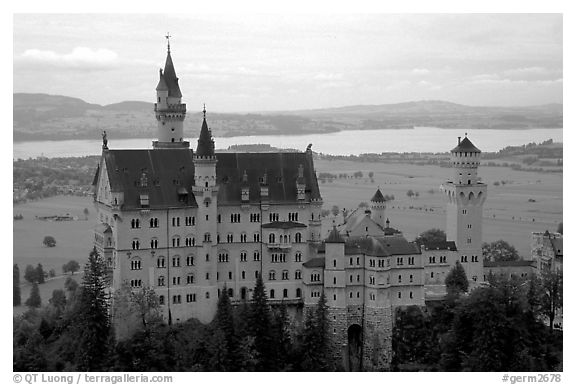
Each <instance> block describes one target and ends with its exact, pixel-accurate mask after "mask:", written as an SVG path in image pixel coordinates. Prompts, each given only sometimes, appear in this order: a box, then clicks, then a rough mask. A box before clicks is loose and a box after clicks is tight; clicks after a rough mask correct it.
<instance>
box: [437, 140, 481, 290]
mask: <svg viewBox="0 0 576 385" xmlns="http://www.w3.org/2000/svg"><path fill="white" fill-rule="evenodd" d="M480 155H481V151H480V150H479V149H478V148H477V147H476V146H474V144H472V142H471V141H470V139H468V137H465V138H464V139H463V140H461V138H460V137H458V145H457V146H456V147H454V148H453V149H452V150H451V151H450V157H451V163H452V168H453V170H454V172H453V174H452V175H453V176H452V180H449V181H446V182H445V183H443V184H442V186H441V189H442V191H443V192H444V194H445V197H446V200H447V205H446V236H447V239H448V240H452V241H455V243H456V247H457V249H458V255H459V260H460V262H461V264H462V266H463V267H464V270H465V271H466V275H467V277H468V279H469V280H470V281H473V282H479V281H480V280H481V277H482V276H483V262H482V212H483V206H484V201H485V200H486V194H487V186H486V185H485V184H484V183H482V182H481V181H480V178H479V177H478V166H479V165H480Z"/></svg>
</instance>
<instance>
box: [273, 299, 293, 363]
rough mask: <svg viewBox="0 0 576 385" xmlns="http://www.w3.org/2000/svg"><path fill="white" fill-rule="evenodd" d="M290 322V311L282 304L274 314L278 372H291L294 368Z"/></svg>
mask: <svg viewBox="0 0 576 385" xmlns="http://www.w3.org/2000/svg"><path fill="white" fill-rule="evenodd" d="M289 327H290V320H289V318H288V309H287V308H286V304H285V303H284V302H282V303H281V304H280V306H279V307H278V309H277V311H276V312H275V313H274V322H273V329H274V341H276V352H275V355H276V357H277V358H278V362H277V364H276V368H277V370H282V371H285V370H290V369H291V366H292V340H291V338H290V330H289Z"/></svg>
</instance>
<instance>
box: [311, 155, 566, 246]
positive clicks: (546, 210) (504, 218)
mask: <svg viewBox="0 0 576 385" xmlns="http://www.w3.org/2000/svg"><path fill="white" fill-rule="evenodd" d="M314 165H315V167H316V171H317V172H318V173H320V172H330V173H332V174H338V173H348V174H350V175H351V174H353V173H354V172H356V171H362V172H363V174H364V178H362V179H336V180H334V182H332V183H329V182H326V183H321V184H320V191H321V193H322V197H323V199H324V208H325V209H330V208H331V207H332V206H333V205H337V206H338V207H339V208H340V209H342V208H346V209H348V210H351V209H354V208H356V207H357V206H358V204H359V203H360V202H362V201H364V202H369V201H370V198H371V197H372V195H373V194H374V192H375V191H376V188H377V187H378V186H380V188H381V190H382V193H383V194H385V195H386V194H388V195H394V197H395V200H394V201H391V202H389V204H388V207H387V216H388V217H389V219H390V225H391V226H392V227H394V228H397V229H398V230H401V231H402V232H404V235H405V236H406V238H407V239H408V240H412V239H414V238H415V237H416V236H417V235H418V234H420V233H421V232H423V231H425V230H427V229H429V228H433V227H436V228H440V229H443V230H445V228H446V210H445V202H444V199H443V198H444V197H443V195H442V193H441V192H440V190H439V186H440V184H441V183H442V182H443V181H445V180H447V179H448V178H450V176H451V173H452V170H451V169H449V168H443V167H438V166H421V165H410V164H398V163H361V162H352V161H341V160H336V161H328V160H317V161H315V162H314ZM370 171H372V172H374V183H371V182H370V181H369V180H368V178H367V175H368V172H370ZM479 175H480V177H481V178H482V180H483V181H484V182H485V183H486V184H487V185H488V198H487V199H486V203H485V204H484V221H483V226H484V227H483V239H484V241H486V242H492V241H495V240H498V239H504V240H506V241H507V242H509V243H511V244H513V245H514V246H515V247H516V249H517V250H518V251H519V253H520V255H521V256H523V257H528V256H529V254H530V235H531V232H532V231H544V230H546V229H548V230H556V228H557V226H558V223H559V222H561V221H562V173H536V172H526V171H515V170H512V169H510V168H505V167H486V166H481V167H480V169H479ZM503 180H504V181H505V182H506V183H505V184H504V185H502V183H501V181H503ZM496 181H498V182H500V185H498V186H495V185H494V184H493V183H494V182H496ZM409 189H411V190H413V191H414V192H418V193H419V197H417V198H409V197H408V196H407V195H406V192H407V191H408V190H409ZM529 199H531V200H534V201H535V202H529ZM410 207H412V208H410ZM426 209H428V211H426ZM430 209H432V210H433V211H430ZM332 220H333V218H328V219H327V221H326V222H325V223H326V224H327V225H328V226H329V225H330V224H331V222H332ZM341 220H342V218H341V216H340V217H338V218H336V221H337V222H338V221H341ZM328 228H329V227H327V226H325V229H324V231H325V232H326V231H328Z"/></svg>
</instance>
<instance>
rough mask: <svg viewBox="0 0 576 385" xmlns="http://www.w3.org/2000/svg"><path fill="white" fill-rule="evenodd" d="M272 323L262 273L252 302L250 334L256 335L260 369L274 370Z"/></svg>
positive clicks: (257, 366) (255, 341) (255, 342)
mask: <svg viewBox="0 0 576 385" xmlns="http://www.w3.org/2000/svg"><path fill="white" fill-rule="evenodd" d="M271 323H272V320H271V314H270V306H269V305H268V297H267V296H266V292H265V290H264V282H263V281H262V274H260V275H259V276H258V279H257V280H256V286H255V287H254V292H253V294H252V302H251V303H250V335H251V336H252V337H254V348H255V350H256V352H257V354H258V364H257V365H256V370H258V371H271V370H274V367H273V363H274V357H273V350H274V341H273V338H272V333H271V331H272V328H271V326H272V325H271Z"/></svg>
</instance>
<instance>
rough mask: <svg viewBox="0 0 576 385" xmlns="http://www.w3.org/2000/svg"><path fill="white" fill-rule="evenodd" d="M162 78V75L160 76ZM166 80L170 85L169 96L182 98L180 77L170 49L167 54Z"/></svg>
mask: <svg viewBox="0 0 576 385" xmlns="http://www.w3.org/2000/svg"><path fill="white" fill-rule="evenodd" d="M160 78H161V79H162V76H161V77H160ZM163 78H164V81H165V83H166V86H167V87H168V96H169V97H173V98H181V97H182V92H180V86H179V85H178V77H177V76H176V70H175V69H174V63H173V62H172V55H170V51H168V54H167V55H166V64H164V76H163Z"/></svg>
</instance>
